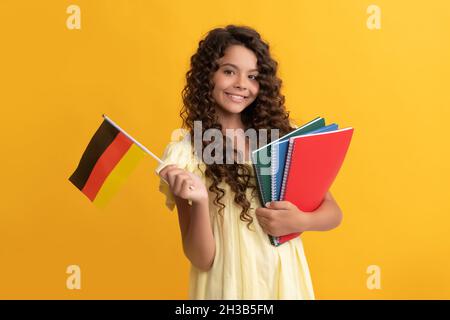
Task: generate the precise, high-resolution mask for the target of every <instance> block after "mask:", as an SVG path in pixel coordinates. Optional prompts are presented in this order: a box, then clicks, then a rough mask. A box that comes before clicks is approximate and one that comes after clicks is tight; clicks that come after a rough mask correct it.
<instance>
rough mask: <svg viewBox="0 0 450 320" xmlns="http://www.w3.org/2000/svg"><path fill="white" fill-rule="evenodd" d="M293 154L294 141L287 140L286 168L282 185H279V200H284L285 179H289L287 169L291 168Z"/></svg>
mask: <svg viewBox="0 0 450 320" xmlns="http://www.w3.org/2000/svg"><path fill="white" fill-rule="evenodd" d="M293 153H294V139H293V138H291V139H289V149H288V153H287V156H286V166H285V168H284V173H283V183H282V184H281V195H280V200H284V193H285V190H286V185H287V179H288V177H289V174H288V173H289V169H290V166H291V157H292V154H293Z"/></svg>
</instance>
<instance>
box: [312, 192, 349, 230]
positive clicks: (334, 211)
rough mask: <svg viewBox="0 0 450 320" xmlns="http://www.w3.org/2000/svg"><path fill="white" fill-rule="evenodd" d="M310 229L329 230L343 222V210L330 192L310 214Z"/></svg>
mask: <svg viewBox="0 0 450 320" xmlns="http://www.w3.org/2000/svg"><path fill="white" fill-rule="evenodd" d="M308 218H309V219H308V220H309V223H308V229H307V230H308V231H328V230H331V229H334V228H336V227H337V226H339V225H340V224H341V221H342V211H341V209H340V208H339V206H338V204H337V203H336V201H335V200H334V198H333V196H332V195H331V193H330V192H327V194H326V196H325V199H324V201H323V202H322V204H321V205H320V207H319V208H317V210H315V211H314V213H313V214H311V215H308Z"/></svg>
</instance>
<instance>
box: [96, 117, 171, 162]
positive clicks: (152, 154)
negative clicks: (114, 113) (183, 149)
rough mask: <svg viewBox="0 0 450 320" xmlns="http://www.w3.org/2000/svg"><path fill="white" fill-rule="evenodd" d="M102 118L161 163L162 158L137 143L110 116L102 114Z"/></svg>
mask: <svg viewBox="0 0 450 320" xmlns="http://www.w3.org/2000/svg"><path fill="white" fill-rule="evenodd" d="M102 116H103V118H105V120H106V121H108V122H109V123H111V124H112V125H113V126H114V127H115V128H116V129H117V130H119V131H121V132H122V133H123V134H124V135H126V136H127V137H128V138H129V139H130V140H131V141H133V142H134V143H136V145H137V146H138V147H139V148H141V149H142V150H144V152H145V153H147V154H149V155H150V156H152V157H153V158H154V159H155V160H156V161H158V162H159V163H160V164H161V163H163V162H162V160H161V159H160V158H158V157H157V156H156V155H155V154H154V153H153V152H151V151H150V150H148V149H147V148H146V147H144V146H143V145H142V144H141V143H139V142H138V141H137V140H136V139H134V138H133V137H132V136H130V135H129V134H128V133H126V132H125V130H123V129H122V128H121V127H119V126H118V125H117V124H116V123H115V122H114V121H112V120H111V119H110V118H108V117H107V116H106V114H103V115H102Z"/></svg>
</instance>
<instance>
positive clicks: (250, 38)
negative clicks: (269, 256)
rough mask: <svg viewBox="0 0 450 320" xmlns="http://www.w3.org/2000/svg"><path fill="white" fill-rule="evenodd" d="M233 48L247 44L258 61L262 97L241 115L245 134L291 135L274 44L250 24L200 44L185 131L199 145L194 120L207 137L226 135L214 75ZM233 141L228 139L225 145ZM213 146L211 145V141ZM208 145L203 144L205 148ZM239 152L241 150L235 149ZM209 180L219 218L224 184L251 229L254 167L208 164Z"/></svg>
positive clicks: (189, 76) (189, 83) (186, 94)
mask: <svg viewBox="0 0 450 320" xmlns="http://www.w3.org/2000/svg"><path fill="white" fill-rule="evenodd" d="M231 45H242V46H245V47H246V48H247V49H250V50H252V51H253V52H254V53H255V55H256V57H257V68H258V73H259V74H258V76H257V80H258V83H259V93H258V96H257V97H256V99H255V100H254V101H253V102H252V103H251V104H250V105H249V106H248V107H247V108H246V109H244V110H243V111H242V112H241V119H242V122H243V124H244V126H245V129H244V131H245V130H247V129H249V128H253V129H255V130H259V129H266V130H267V137H266V141H269V142H270V137H271V136H272V134H271V129H274V128H276V129H278V130H279V135H284V134H286V133H289V132H291V131H292V130H294V128H292V127H291V125H290V121H289V112H288V111H286V108H285V106H284V101H285V98H284V96H283V95H282V94H281V93H280V89H281V84H282V81H281V79H279V78H278V77H277V67H278V63H277V62H276V61H275V60H274V59H272V57H271V55H270V53H269V44H268V43H266V42H264V41H263V40H262V39H261V36H260V35H259V33H258V32H256V31H255V30H254V29H252V28H250V27H247V26H235V25H228V26H226V27H225V28H216V29H213V30H211V31H210V32H209V33H208V34H207V36H206V37H205V38H204V39H202V40H201V41H200V42H199V46H198V49H197V52H196V53H195V54H194V55H193V56H192V57H191V61H190V62H191V66H190V67H191V68H190V70H189V71H188V72H187V73H186V85H185V87H184V89H183V91H182V98H183V108H182V110H181V112H180V116H181V118H182V119H183V127H184V128H186V129H188V130H189V132H190V136H191V142H192V144H193V142H194V121H201V123H202V130H203V132H202V134H203V133H204V132H205V130H208V129H212V128H214V129H218V130H220V131H221V132H222V125H221V124H220V123H219V121H218V117H217V114H216V112H215V108H216V101H215V100H214V98H213V96H212V91H213V88H214V83H213V81H212V77H213V74H214V73H215V72H216V71H217V70H218V68H219V64H218V59H220V58H221V57H223V56H224V54H225V50H226V49H227V48H228V47H229V46H231ZM226 139H228V137H226V136H224V144H223V146H224V150H223V154H224V155H225V146H226V144H225V141H226ZM209 143H211V142H209ZM209 143H208V142H206V141H203V148H205V147H206V146H207V145H208V144H209ZM235 152H236V150H235ZM205 175H206V177H209V178H210V179H211V181H212V183H211V185H210V186H209V188H208V189H209V191H211V192H214V193H215V194H216V197H215V199H214V204H215V205H217V206H220V209H219V214H223V209H224V208H225V205H224V204H223V203H222V202H221V201H220V200H221V199H222V198H223V197H224V195H225V190H224V189H222V188H220V187H219V184H220V183H221V182H222V180H224V181H225V182H226V183H227V184H228V185H229V186H230V189H231V190H232V191H233V192H234V202H235V203H237V204H238V205H239V206H240V207H242V211H241V214H240V219H241V220H242V221H243V222H247V227H248V228H250V225H251V224H252V222H253V218H252V217H251V216H250V214H249V210H250V209H251V207H250V201H249V200H248V199H247V197H246V190H247V188H251V189H252V195H254V194H255V190H256V185H255V184H254V183H252V179H251V178H252V177H253V171H252V167H251V166H249V165H247V164H241V163H236V161H235V162H234V163H233V164H216V163H213V164H208V165H206V170H205Z"/></svg>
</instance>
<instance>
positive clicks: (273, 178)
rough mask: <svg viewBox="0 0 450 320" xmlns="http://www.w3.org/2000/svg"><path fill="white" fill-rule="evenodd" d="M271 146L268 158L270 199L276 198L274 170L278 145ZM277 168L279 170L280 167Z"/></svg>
mask: <svg viewBox="0 0 450 320" xmlns="http://www.w3.org/2000/svg"><path fill="white" fill-rule="evenodd" d="M271 148H272V150H271V151H272V152H271V157H270V158H271V159H270V166H271V172H270V173H271V180H272V183H271V191H272V200H276V198H277V191H276V190H277V188H276V186H277V179H276V175H275V174H276V170H277V168H278V161H277V160H278V156H277V155H278V149H279V148H278V145H276V144H274V145H272V146H271ZM278 170H280V168H278Z"/></svg>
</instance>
